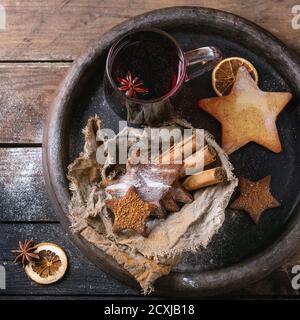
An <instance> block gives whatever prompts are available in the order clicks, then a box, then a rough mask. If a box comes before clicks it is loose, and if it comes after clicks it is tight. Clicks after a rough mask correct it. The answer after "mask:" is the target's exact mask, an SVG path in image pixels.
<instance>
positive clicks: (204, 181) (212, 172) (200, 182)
mask: <svg viewBox="0 0 300 320" xmlns="http://www.w3.org/2000/svg"><path fill="white" fill-rule="evenodd" d="M226 178H227V177H226V171H225V169H224V168H222V167H217V168H213V169H209V170H204V171H202V172H199V173H197V174H194V175H192V176H190V177H188V178H186V179H185V180H184V182H183V184H182V185H183V187H184V188H185V189H186V190H189V191H190V190H197V189H200V188H203V187H207V186H211V185H214V184H218V183H221V182H224V181H226Z"/></svg>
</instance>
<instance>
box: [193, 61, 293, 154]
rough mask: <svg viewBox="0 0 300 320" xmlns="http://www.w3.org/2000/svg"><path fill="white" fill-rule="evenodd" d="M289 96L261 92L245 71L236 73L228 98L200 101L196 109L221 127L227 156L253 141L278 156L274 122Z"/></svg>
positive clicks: (223, 145) (282, 93) (241, 69)
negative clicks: (204, 112)
mask: <svg viewBox="0 0 300 320" xmlns="http://www.w3.org/2000/svg"><path fill="white" fill-rule="evenodd" d="M291 98H292V94H291V93H290V92H264V91H261V90H260V89H259V88H258V86H257V85H256V83H255V81H254V80H253V79H252V77H251V76H250V74H249V72H248V71H247V69H246V68H245V67H241V68H239V70H238V73H237V76H236V81H235V83H234V86H233V88H232V90H231V92H230V94H229V95H228V96H222V97H214V98H207V99H201V100H199V102H198V105H199V107H200V108H201V109H203V110H205V111H206V112H208V113H209V114H210V115H212V116H213V117H214V118H216V119H217V120H218V121H219V122H221V124H222V147H223V149H224V150H225V151H226V152H227V153H228V154H230V153H232V152H234V151H235V150H237V149H239V148H241V147H242V146H244V145H246V144H247V143H249V142H251V141H253V142H256V143H258V144H260V145H261V146H264V147H265V148H267V149H270V150H271V151H273V152H276V153H278V152H281V150H282V147H281V143H280V140H279V136H278V132H277V128H276V119H277V116H278V115H279V113H280V112H281V111H282V110H283V108H284V107H285V106H286V105H287V103H288V102H289V101H290V100H291Z"/></svg>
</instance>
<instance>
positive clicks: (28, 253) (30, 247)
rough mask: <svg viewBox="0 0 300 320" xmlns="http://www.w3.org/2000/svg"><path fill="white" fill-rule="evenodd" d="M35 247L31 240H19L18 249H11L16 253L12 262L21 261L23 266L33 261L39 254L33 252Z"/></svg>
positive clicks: (37, 258)
mask: <svg viewBox="0 0 300 320" xmlns="http://www.w3.org/2000/svg"><path fill="white" fill-rule="evenodd" d="M36 249H37V247H36V246H35V245H34V243H33V240H32V239H31V240H25V241H24V243H22V242H21V241H19V249H18V250H12V253H14V254H15V255H16V258H15V260H14V263H17V262H18V261H22V264H23V266H24V267H25V266H26V265H27V264H28V263H29V262H35V261H36V260H39V258H40V257H39V255H38V254H36V253H34V251H35V250H36Z"/></svg>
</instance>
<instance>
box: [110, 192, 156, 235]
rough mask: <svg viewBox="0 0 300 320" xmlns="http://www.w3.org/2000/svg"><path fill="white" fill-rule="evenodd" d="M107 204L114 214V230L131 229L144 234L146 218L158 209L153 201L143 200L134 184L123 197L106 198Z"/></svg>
mask: <svg viewBox="0 0 300 320" xmlns="http://www.w3.org/2000/svg"><path fill="white" fill-rule="evenodd" d="M105 204H106V206H107V207H108V208H109V209H110V210H111V211H112V213H113V214H114V223H113V231H114V232H120V231H122V230H127V229H130V230H135V231H136V232H138V233H140V234H142V235H144V234H145V231H146V219H147V218H148V217H149V216H150V214H151V213H152V212H153V211H154V210H156V209H157V206H156V205H154V204H153V203H149V202H146V201H144V200H142V198H141V197H140V196H139V194H138V192H137V190H136V188H135V187H134V186H132V187H130V188H129V189H128V191H127V192H126V194H125V195H124V196H123V197H120V198H113V199H109V200H106V201H105Z"/></svg>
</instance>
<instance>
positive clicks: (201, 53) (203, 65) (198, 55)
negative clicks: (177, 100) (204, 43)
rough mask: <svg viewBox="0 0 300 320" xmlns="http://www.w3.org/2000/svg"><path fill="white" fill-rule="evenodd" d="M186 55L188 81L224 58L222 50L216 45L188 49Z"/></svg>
mask: <svg viewBox="0 0 300 320" xmlns="http://www.w3.org/2000/svg"><path fill="white" fill-rule="evenodd" d="M184 57H185V59H186V79H185V81H186V82H187V81H189V80H192V79H194V78H196V77H198V76H200V75H202V74H203V73H205V72H206V71H209V70H211V69H212V68H213V67H214V66H215V65H216V64H217V63H218V62H219V61H220V60H221V59H222V55H221V51H220V50H219V49H218V48H216V47H203V48H198V49H194V50H191V51H187V52H185V53H184Z"/></svg>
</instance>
